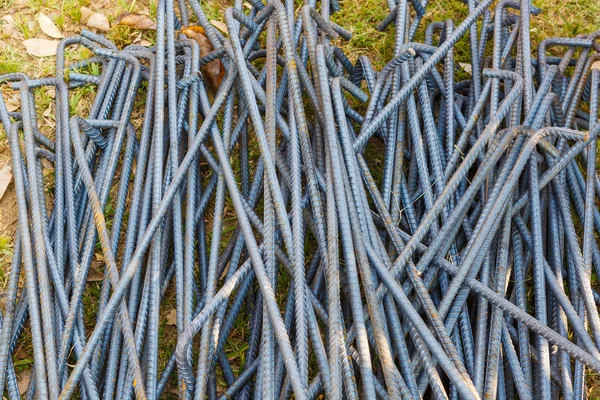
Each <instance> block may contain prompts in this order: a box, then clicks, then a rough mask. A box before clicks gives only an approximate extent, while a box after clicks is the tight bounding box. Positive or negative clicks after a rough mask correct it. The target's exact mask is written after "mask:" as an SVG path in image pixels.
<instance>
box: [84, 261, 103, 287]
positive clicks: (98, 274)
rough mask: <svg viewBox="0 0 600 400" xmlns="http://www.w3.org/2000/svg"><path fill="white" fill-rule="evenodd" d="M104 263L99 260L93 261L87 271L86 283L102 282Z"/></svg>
mask: <svg viewBox="0 0 600 400" xmlns="http://www.w3.org/2000/svg"><path fill="white" fill-rule="evenodd" d="M104 265H105V263H104V261H101V260H93V261H92V264H91V265H90V270H89V271H88V277H87V281H88V282H102V281H103V280H104V272H102V269H103V268H104Z"/></svg>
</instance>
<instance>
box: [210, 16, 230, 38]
mask: <svg viewBox="0 0 600 400" xmlns="http://www.w3.org/2000/svg"><path fill="white" fill-rule="evenodd" d="M210 23H211V24H213V25H214V27H215V28H217V29H218V30H220V31H221V32H223V33H224V34H226V35H229V31H228V30H227V25H226V24H225V23H223V22H221V21H218V20H216V19H211V20H210Z"/></svg>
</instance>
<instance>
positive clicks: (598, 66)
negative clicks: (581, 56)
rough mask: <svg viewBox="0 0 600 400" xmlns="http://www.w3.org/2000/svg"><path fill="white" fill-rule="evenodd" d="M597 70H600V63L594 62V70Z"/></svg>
mask: <svg viewBox="0 0 600 400" xmlns="http://www.w3.org/2000/svg"><path fill="white" fill-rule="evenodd" d="M595 69H597V70H600V61H594V62H593V63H592V70H595Z"/></svg>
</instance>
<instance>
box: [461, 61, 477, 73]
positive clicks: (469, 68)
mask: <svg viewBox="0 0 600 400" xmlns="http://www.w3.org/2000/svg"><path fill="white" fill-rule="evenodd" d="M458 65H460V66H461V68H462V69H464V70H465V72H466V73H467V74H470V73H471V71H472V70H473V67H472V66H471V64H468V63H462V62H459V63H458Z"/></svg>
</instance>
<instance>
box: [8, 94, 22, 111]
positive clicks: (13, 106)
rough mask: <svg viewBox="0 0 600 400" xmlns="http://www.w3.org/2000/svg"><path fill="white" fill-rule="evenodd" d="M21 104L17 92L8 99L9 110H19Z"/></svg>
mask: <svg viewBox="0 0 600 400" xmlns="http://www.w3.org/2000/svg"><path fill="white" fill-rule="evenodd" d="M20 105H21V103H20V102H19V96H18V95H16V94H15V95H13V96H12V97H11V98H9V99H8V100H7V101H6V109H7V110H8V112H13V111H17V110H18V109H19V106H20Z"/></svg>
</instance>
